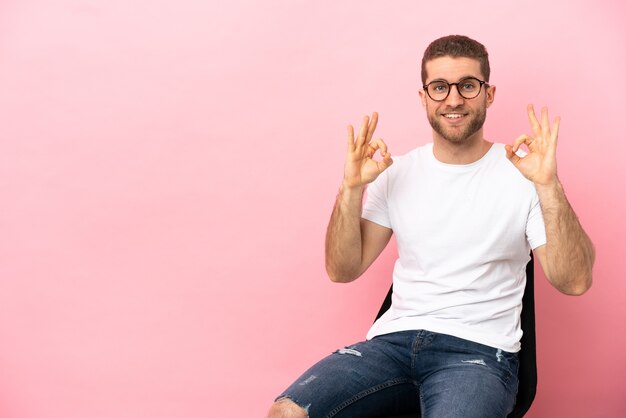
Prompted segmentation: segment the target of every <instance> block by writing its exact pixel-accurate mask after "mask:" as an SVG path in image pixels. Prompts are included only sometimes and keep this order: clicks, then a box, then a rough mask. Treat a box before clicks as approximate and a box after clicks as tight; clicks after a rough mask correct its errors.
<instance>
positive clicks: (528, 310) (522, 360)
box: [376, 252, 537, 418]
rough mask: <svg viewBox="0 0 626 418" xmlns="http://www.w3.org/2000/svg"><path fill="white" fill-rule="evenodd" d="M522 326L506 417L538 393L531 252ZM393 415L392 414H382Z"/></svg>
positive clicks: (516, 417)
mask: <svg viewBox="0 0 626 418" xmlns="http://www.w3.org/2000/svg"><path fill="white" fill-rule="evenodd" d="M392 293H393V285H392V286H391V287H390V288H389V292H387V296H386V297H385V300H384V301H383V304H382V305H381V307H380V309H379V311H378V314H377V315H376V319H378V318H380V317H381V316H382V315H383V314H384V313H385V312H387V310H388V309H389V308H390V307H391V295H392ZM521 326H522V331H523V332H524V334H523V336H522V340H521V345H522V347H521V350H520V351H519V353H518V358H519V372H518V378H519V384H518V387H517V397H516V398H515V408H513V411H511V413H510V414H509V415H508V417H507V418H520V417H523V416H524V414H526V412H528V410H529V409H530V405H531V404H532V403H533V401H534V400H535V394H536V393H537V350H536V339H535V265H534V262H533V254H532V252H531V253H530V261H529V262H528V264H526V288H525V289H524V296H523V297H522V314H521ZM414 417H415V415H402V416H395V417H393V418H414ZM385 418H392V417H385Z"/></svg>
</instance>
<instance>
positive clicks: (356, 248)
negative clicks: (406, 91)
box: [269, 36, 595, 418]
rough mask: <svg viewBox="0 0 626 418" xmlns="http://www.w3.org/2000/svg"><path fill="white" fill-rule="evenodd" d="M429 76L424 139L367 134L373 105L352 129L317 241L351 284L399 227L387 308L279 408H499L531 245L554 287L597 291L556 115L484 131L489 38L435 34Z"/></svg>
mask: <svg viewBox="0 0 626 418" xmlns="http://www.w3.org/2000/svg"><path fill="white" fill-rule="evenodd" d="M422 82H423V90H421V91H420V97H421V101H422V105H423V106H424V108H425V110H426V113H427V116H428V120H429V122H430V124H431V126H432V128H433V142H432V144H428V145H426V146H423V147H419V148H417V149H415V150H413V151H412V152H409V153H408V154H406V155H404V156H401V157H397V158H396V159H395V161H392V158H391V155H390V153H389V151H388V149H387V145H386V144H385V143H384V141H383V140H382V139H375V140H373V139H372V138H373V134H374V130H375V128H376V123H377V121H378V115H377V114H376V113H374V114H373V115H372V118H371V120H370V119H369V118H368V117H365V118H364V120H363V124H362V125H361V128H360V131H359V134H358V136H357V137H356V138H355V137H354V132H353V128H352V127H351V126H350V127H348V152H347V157H346V163H345V172H344V179H343V184H342V186H341V188H340V191H339V195H338V197H337V201H336V204H335V208H334V210H333V213H332V216H331V219H330V223H329V225H328V232H327V237H326V268H327V271H328V274H329V276H330V278H331V280H333V281H335V282H350V281H352V280H355V279H356V278H358V277H359V276H360V275H361V274H362V273H363V272H364V271H365V270H367V268H368V267H369V266H370V265H371V264H372V262H373V261H374V260H375V259H376V258H377V257H378V255H379V254H380V253H381V251H382V250H383V249H384V248H385V246H386V245H387V243H388V242H389V239H390V238H391V235H392V233H395V234H396V240H397V243H398V252H399V258H398V260H397V262H396V264H395V267H394V272H393V286H394V294H393V299H392V307H391V308H390V309H389V311H387V312H386V313H385V314H384V315H383V316H382V317H381V318H380V319H379V320H378V321H376V323H375V324H374V325H373V326H372V328H371V329H370V331H369V333H368V335H367V340H366V341H364V342H361V343H357V344H355V345H353V346H350V347H347V348H345V349H342V350H338V351H337V352H335V353H333V354H331V355H330V356H328V357H327V358H325V359H323V360H321V361H320V362H319V363H317V364H316V365H314V366H313V367H312V368H311V369H309V370H308V371H307V372H305V373H304V374H303V375H302V377H300V378H299V379H298V380H296V382H295V383H294V384H293V385H292V386H290V387H289V388H288V389H287V390H286V391H285V392H284V393H283V394H282V395H280V396H279V397H278V398H277V400H276V402H275V403H274V405H273V406H272V408H271V409H270V414H269V416H270V417H272V418H275V417H307V416H309V417H311V418H317V417H380V416H383V415H393V413H401V412H407V411H417V410H418V409H419V410H421V416H422V417H424V418H427V417H464V418H470V417H489V418H493V417H506V416H507V414H508V413H509V412H510V411H511V410H512V409H513V406H514V402H515V395H516V392H517V367H518V361H517V354H516V353H517V351H519V349H520V344H519V341H520V338H521V329H520V324H519V315H520V312H521V308H522V306H521V303H522V294H523V292H524V286H525V283H526V277H525V265H526V263H527V262H528V261H529V251H530V250H531V249H532V250H533V252H534V254H535V255H536V257H537V259H538V260H539V262H540V264H541V266H542V268H543V270H544V272H545V274H546V277H547V278H548V280H549V281H550V283H552V285H554V286H555V287H556V288H557V289H558V290H560V291H561V292H563V293H566V294H572V295H580V294H582V293H584V292H585V291H586V290H587V289H589V287H590V286H591V272H592V267H593V262H594V257H595V255H594V249H593V245H592V243H591V241H590V240H589V238H588V237H587V235H586V234H585V232H584V231H583V229H582V227H581V225H580V223H579V222H578V219H577V217H576V215H575V214H574V212H573V210H572V208H571V207H570V205H569V203H568V201H567V199H566V198H565V194H564V192H563V188H562V186H561V184H560V182H559V180H558V177H557V171H556V142H557V136H558V129H559V123H560V120H559V118H556V119H555V120H554V122H553V123H552V124H550V121H549V119H548V111H547V109H546V108H543V109H542V110H541V116H540V118H539V119H537V116H536V114H535V111H534V109H533V107H532V106H531V105H529V106H528V109H527V110H528V117H529V121H530V124H531V127H532V132H533V135H532V136H528V135H522V136H520V137H519V138H517V139H516V140H515V141H514V142H513V144H512V145H503V144H494V143H491V142H489V141H487V140H485V138H484V137H483V123H484V121H485V117H486V113H487V108H488V107H489V106H490V105H491V104H492V103H493V100H494V98H495V93H496V88H495V86H492V85H490V84H489V83H488V82H489V61H488V55H487V51H486V50H485V48H484V46H483V45H482V44H480V43H478V42H476V41H474V40H472V39H469V38H467V37H464V36H447V37H444V38H441V39H437V40H436V41H434V42H433V43H431V45H430V46H429V47H428V48H427V49H426V51H425V53H424V58H423V60H422ZM522 144H526V146H527V147H528V153H527V154H525V153H524V152H522V151H521V150H520V149H519V148H520V146H521V145H522ZM377 154H380V157H377V156H376V155H377ZM392 164H393V165H392ZM366 186H367V187H368V189H367V199H366V202H365V204H364V205H363V204H362V201H363V195H364V192H365V188H366Z"/></svg>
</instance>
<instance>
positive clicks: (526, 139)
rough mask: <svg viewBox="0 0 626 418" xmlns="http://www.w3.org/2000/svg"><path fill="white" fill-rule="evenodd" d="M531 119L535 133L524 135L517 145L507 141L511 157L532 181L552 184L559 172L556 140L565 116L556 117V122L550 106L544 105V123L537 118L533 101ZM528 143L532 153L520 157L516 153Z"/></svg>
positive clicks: (542, 114) (529, 117) (542, 115)
mask: <svg viewBox="0 0 626 418" xmlns="http://www.w3.org/2000/svg"><path fill="white" fill-rule="evenodd" d="M528 120H529V121H530V125H531V127H532V130H533V136H532V137H531V136H528V135H526V134H524V135H520V136H519V137H518V138H517V139H516V140H515V142H514V143H513V145H512V146H511V145H506V147H505V148H506V156H507V158H508V159H509V160H510V161H511V162H512V163H513V164H514V165H515V167H517V169H518V170H519V171H520V172H521V173H522V174H523V175H524V176H525V177H526V178H527V179H528V180H530V181H532V182H533V183H535V184H536V185H538V186H547V185H552V184H554V183H555V181H556V180H557V175H556V142H557V137H558V134H559V124H560V123H561V118H559V117H557V118H555V119H554V122H553V123H552V126H550V120H549V119H548V108H547V107H544V108H542V109H541V123H540V122H539V121H538V120H537V117H536V115H535V109H534V107H533V105H530V104H529V105H528ZM522 144H526V146H527V147H528V150H529V153H528V154H527V155H526V156H524V157H520V156H518V155H517V154H515V153H516V152H517V151H518V150H519V147H520V145H522Z"/></svg>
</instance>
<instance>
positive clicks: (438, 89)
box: [429, 81, 448, 93]
mask: <svg viewBox="0 0 626 418" xmlns="http://www.w3.org/2000/svg"><path fill="white" fill-rule="evenodd" d="M429 88H430V91H431V92H433V93H445V92H447V91H448V84H446V83H444V82H441V81H437V82H434V83H431V84H430V86H429Z"/></svg>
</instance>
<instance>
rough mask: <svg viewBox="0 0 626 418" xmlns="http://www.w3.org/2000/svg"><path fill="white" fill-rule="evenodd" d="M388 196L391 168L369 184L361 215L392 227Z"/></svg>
mask: <svg viewBox="0 0 626 418" xmlns="http://www.w3.org/2000/svg"><path fill="white" fill-rule="evenodd" d="M388 197H389V170H385V171H383V172H382V173H381V174H380V175H379V176H378V178H377V179H376V180H374V181H373V182H372V183H371V184H369V185H368V186H367V193H366V197H365V203H364V205H363V213H362V214H361V217H362V218H363V219H367V220H368V221H371V222H374V223H376V224H378V225H381V226H384V227H386V228H391V221H390V219H389V206H388Z"/></svg>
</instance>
